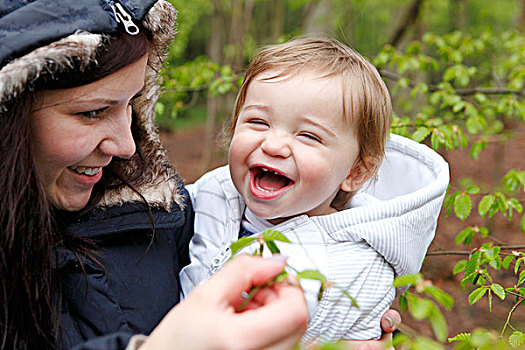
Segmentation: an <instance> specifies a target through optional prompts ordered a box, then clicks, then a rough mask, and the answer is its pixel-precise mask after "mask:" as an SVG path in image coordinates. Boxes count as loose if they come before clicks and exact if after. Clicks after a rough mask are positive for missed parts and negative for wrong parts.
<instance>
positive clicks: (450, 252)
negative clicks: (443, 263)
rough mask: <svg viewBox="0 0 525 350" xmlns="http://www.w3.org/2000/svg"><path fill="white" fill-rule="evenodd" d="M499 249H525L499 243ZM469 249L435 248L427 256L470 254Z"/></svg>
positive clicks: (524, 246) (521, 246) (522, 246)
mask: <svg viewBox="0 0 525 350" xmlns="http://www.w3.org/2000/svg"><path fill="white" fill-rule="evenodd" d="M497 247H499V248H500V249H504V250H514V249H525V245H500V246H497ZM470 254H472V252H470V251H454V250H435V251H432V252H428V253H427V256H436V255H470Z"/></svg>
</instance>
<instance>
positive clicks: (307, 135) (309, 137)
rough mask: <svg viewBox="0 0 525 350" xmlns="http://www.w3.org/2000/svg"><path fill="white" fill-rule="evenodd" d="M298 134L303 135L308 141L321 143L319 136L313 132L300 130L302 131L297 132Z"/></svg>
mask: <svg viewBox="0 0 525 350" xmlns="http://www.w3.org/2000/svg"><path fill="white" fill-rule="evenodd" d="M299 136H301V137H304V138H305V139H307V140H308V141H314V142H318V143H322V140H321V138H320V137H319V136H317V135H315V134H312V133H310V132H302V133H300V134H299Z"/></svg>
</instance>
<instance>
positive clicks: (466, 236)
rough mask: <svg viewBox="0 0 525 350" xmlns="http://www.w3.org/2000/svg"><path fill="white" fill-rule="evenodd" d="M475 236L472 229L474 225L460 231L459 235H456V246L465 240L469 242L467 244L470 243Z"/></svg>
mask: <svg viewBox="0 0 525 350" xmlns="http://www.w3.org/2000/svg"><path fill="white" fill-rule="evenodd" d="M473 236H474V232H473V231H472V227H467V228H465V229H464V230H463V231H461V232H460V233H458V235H457V236H456V240H455V242H454V243H455V245H456V247H457V246H458V245H460V244H461V243H463V242H466V241H467V242H468V243H465V244H467V245H468V244H470V240H471V239H472V237H473Z"/></svg>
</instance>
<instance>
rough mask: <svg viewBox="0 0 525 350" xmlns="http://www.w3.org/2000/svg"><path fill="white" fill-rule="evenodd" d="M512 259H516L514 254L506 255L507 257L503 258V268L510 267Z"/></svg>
mask: <svg viewBox="0 0 525 350" xmlns="http://www.w3.org/2000/svg"><path fill="white" fill-rule="evenodd" d="M512 260H514V255H512V254H509V255H507V256H506V257H505V259H503V264H502V266H503V268H505V269H508V268H509V267H510V263H511V262H512Z"/></svg>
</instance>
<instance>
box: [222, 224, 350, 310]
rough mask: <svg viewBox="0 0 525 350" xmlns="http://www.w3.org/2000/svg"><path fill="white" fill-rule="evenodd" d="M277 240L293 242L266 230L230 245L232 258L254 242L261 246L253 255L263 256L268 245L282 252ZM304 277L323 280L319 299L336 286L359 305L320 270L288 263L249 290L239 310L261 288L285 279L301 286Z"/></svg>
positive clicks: (273, 251) (318, 295) (272, 251)
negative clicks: (298, 268)
mask: <svg viewBox="0 0 525 350" xmlns="http://www.w3.org/2000/svg"><path fill="white" fill-rule="evenodd" d="M276 241H277V242H285V243H292V242H291V241H290V240H289V239H288V238H287V237H286V236H285V235H284V234H282V233H281V232H279V231H276V230H271V229H267V230H264V231H263V232H262V233H261V234H260V235H258V236H248V237H242V238H240V239H239V240H237V241H236V242H233V243H232V244H231V245H230V250H231V254H232V255H231V257H230V260H231V259H233V258H234V257H235V256H236V255H237V253H239V252H240V251H241V250H242V249H244V248H246V247H248V246H250V245H252V244H259V247H258V248H257V249H256V250H255V251H254V252H253V255H255V256H263V252H264V247H267V248H268V250H269V251H270V252H271V253H272V254H280V253H281V250H280V249H279V247H278V246H277V244H276ZM287 270H289V271H291V272H293V274H290V273H289V272H288V271H287ZM302 279H309V280H315V281H319V282H321V286H320V287H319V292H318V294H317V300H321V298H322V297H323V293H324V291H325V290H327V289H328V288H330V287H334V288H337V289H339V290H341V292H342V293H343V295H345V296H346V297H347V298H349V299H350V300H351V301H352V305H353V306H355V307H359V306H358V305H357V301H356V300H355V298H353V297H352V296H351V295H350V293H348V291H347V290H346V289H345V288H343V287H341V286H338V285H337V284H336V283H334V282H332V281H330V280H329V279H328V278H327V277H326V276H325V275H324V274H322V273H321V272H320V271H319V270H303V271H298V270H297V269H296V268H294V267H293V266H291V265H289V264H288V263H287V264H286V266H285V267H284V269H283V270H282V271H281V273H280V274H278V275H277V276H276V277H275V278H274V279H273V280H271V281H268V282H266V283H265V284H262V285H260V286H256V287H253V288H252V289H251V290H250V291H249V292H247V293H246V294H245V295H244V296H243V298H244V301H243V302H242V303H241V305H240V306H239V308H238V309H237V311H242V310H244V308H245V307H246V305H248V303H249V302H250V300H252V299H253V297H254V296H255V294H257V292H258V291H260V290H261V289H264V288H268V287H271V286H272V285H274V284H276V283H280V282H285V281H297V283H293V282H290V283H291V284H294V285H297V286H299V287H300V283H299V282H300V280H302Z"/></svg>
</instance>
